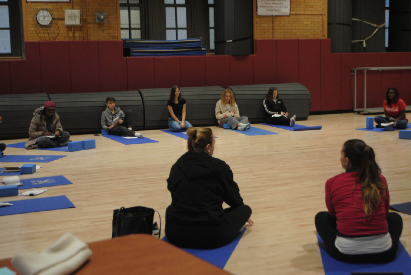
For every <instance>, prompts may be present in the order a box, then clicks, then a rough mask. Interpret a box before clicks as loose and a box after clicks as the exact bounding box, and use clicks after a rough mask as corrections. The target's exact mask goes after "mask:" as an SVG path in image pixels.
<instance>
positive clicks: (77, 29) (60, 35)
mask: <svg viewBox="0 0 411 275" xmlns="http://www.w3.org/2000/svg"><path fill="white" fill-rule="evenodd" d="M39 8H47V9H50V10H51V12H52V14H53V18H54V19H53V24H52V27H50V28H39V27H38V26H37V23H36V13H37V10H38V9H39ZM65 9H80V10H81V16H82V26H74V27H71V26H65V25H64V10H65ZM96 12H105V13H106V22H105V23H96V19H95V14H96ZM23 20H24V37H25V40H26V41H61V40H119V39H120V26H119V1H118V0H71V3H27V2H26V1H25V0H23Z"/></svg>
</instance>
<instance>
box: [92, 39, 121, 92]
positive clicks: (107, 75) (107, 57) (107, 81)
mask: <svg viewBox="0 0 411 275" xmlns="http://www.w3.org/2000/svg"><path fill="white" fill-rule="evenodd" d="M98 58H99V64H100V65H99V66H100V90H101V91H102V92H109V91H126V90H127V61H126V58H124V57H123V41H99V42H98Z"/></svg>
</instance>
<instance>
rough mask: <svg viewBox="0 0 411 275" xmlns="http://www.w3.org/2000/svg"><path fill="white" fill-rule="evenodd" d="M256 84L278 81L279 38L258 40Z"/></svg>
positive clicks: (255, 66)
mask: <svg viewBox="0 0 411 275" xmlns="http://www.w3.org/2000/svg"><path fill="white" fill-rule="evenodd" d="M255 48H256V55H255V56H254V84H270V83H276V82H277V67H276V64H277V40H256V41H255Z"/></svg>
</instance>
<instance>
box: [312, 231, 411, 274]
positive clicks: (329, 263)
mask: <svg viewBox="0 0 411 275" xmlns="http://www.w3.org/2000/svg"><path fill="white" fill-rule="evenodd" d="M317 237H318V246H319V247H320V252H321V258H322V260H323V266H324V272H325V275H350V274H351V273H352V272H403V273H404V275H406V274H408V275H410V274H411V258H410V255H408V253H407V251H406V250H405V248H404V246H403V245H402V243H401V242H400V244H399V246H398V252H397V257H396V258H395V260H394V261H392V262H390V263H386V264H350V263H345V262H340V261H337V260H336V259H334V258H332V257H331V256H330V255H328V253H327V252H326V250H325V245H324V242H323V240H322V239H321V237H320V236H319V235H318V233H317Z"/></svg>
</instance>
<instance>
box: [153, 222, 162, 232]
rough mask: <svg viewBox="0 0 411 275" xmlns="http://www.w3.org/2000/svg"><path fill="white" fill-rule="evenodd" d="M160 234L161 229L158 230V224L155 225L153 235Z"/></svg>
mask: <svg viewBox="0 0 411 275" xmlns="http://www.w3.org/2000/svg"><path fill="white" fill-rule="evenodd" d="M159 233H160V229H159V228H158V225H157V222H155V223H154V224H153V235H158V234H159Z"/></svg>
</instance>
